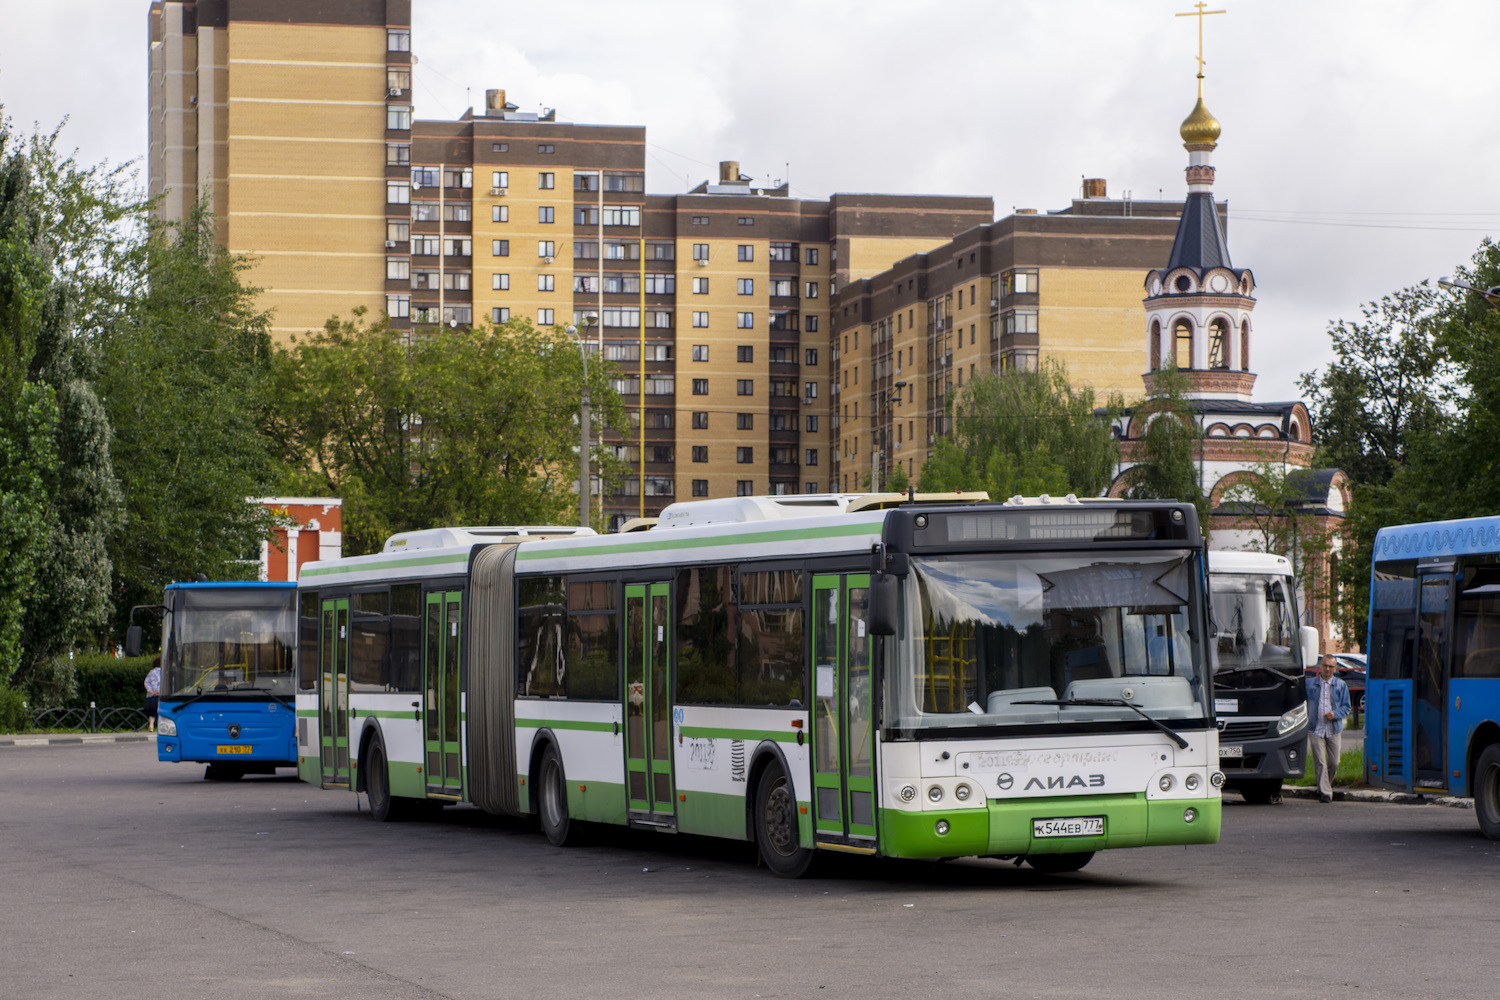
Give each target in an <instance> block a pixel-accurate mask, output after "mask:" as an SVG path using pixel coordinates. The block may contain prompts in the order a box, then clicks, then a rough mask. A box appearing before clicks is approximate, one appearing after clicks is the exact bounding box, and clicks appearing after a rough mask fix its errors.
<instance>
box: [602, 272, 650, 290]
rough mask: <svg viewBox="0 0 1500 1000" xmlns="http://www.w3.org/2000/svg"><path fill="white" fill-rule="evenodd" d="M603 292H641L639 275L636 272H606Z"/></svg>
mask: <svg viewBox="0 0 1500 1000" xmlns="http://www.w3.org/2000/svg"><path fill="white" fill-rule="evenodd" d="M604 293H605V294H606V295H639V294H641V276H640V275H638V274H606V275H605V276H604Z"/></svg>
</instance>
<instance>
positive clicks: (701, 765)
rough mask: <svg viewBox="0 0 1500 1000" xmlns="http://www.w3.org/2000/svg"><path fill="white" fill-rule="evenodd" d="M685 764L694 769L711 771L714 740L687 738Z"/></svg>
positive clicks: (712, 767)
mask: <svg viewBox="0 0 1500 1000" xmlns="http://www.w3.org/2000/svg"><path fill="white" fill-rule="evenodd" d="M685 742H686V745H687V766H688V767H689V768H691V769H692V770H694V771H712V770H713V769H714V741H713V740H698V739H693V740H687V741H685Z"/></svg>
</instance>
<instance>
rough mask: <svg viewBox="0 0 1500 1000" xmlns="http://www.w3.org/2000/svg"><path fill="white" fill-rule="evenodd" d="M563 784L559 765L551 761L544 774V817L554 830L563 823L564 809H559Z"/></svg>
mask: <svg viewBox="0 0 1500 1000" xmlns="http://www.w3.org/2000/svg"><path fill="white" fill-rule="evenodd" d="M561 784H562V781H561V778H560V776H559V774H558V767H557V763H556V762H555V761H550V760H549V761H548V762H547V765H546V770H545V771H544V772H543V774H542V817H543V818H544V819H545V820H546V821H547V825H548V826H550V827H553V828H554V829H555V828H556V827H557V826H558V825H559V824H560V823H561V822H562V809H561V808H559V802H560V800H561V796H562V789H561V788H560V787H559V786H560V785H561Z"/></svg>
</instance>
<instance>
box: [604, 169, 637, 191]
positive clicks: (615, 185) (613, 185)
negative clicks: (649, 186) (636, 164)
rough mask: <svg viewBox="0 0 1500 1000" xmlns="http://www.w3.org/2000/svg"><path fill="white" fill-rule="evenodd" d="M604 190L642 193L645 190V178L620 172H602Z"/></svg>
mask: <svg viewBox="0 0 1500 1000" xmlns="http://www.w3.org/2000/svg"><path fill="white" fill-rule="evenodd" d="M604 190H606V191H644V190H646V176H645V175H644V174H638V173H627V172H625V171H622V170H606V171H604Z"/></svg>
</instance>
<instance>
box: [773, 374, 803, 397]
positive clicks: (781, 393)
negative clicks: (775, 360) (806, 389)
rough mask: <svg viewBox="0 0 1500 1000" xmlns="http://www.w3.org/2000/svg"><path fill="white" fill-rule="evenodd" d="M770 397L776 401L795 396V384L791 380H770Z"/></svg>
mask: <svg viewBox="0 0 1500 1000" xmlns="http://www.w3.org/2000/svg"><path fill="white" fill-rule="evenodd" d="M771 395H772V396H773V397H775V398H777V399H788V398H791V397H793V396H796V395H797V383H796V381H795V380H792V379H779V378H777V379H772V380H771Z"/></svg>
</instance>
